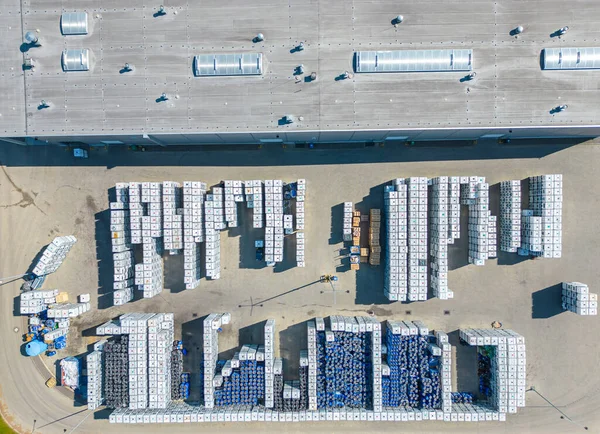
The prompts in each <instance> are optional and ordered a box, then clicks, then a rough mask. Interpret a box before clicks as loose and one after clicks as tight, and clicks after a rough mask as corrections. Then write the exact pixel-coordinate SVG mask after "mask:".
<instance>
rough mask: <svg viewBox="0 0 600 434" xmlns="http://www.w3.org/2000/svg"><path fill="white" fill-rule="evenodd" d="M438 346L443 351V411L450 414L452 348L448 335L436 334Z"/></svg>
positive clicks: (438, 332) (440, 332)
mask: <svg viewBox="0 0 600 434" xmlns="http://www.w3.org/2000/svg"><path fill="white" fill-rule="evenodd" d="M435 338H436V344H437V346H438V347H439V348H440V349H441V350H442V358H441V359H442V366H441V376H442V399H441V401H442V411H443V412H444V413H450V412H451V411H452V395H451V392H452V346H451V345H450V342H449V340H448V335H447V334H446V333H444V332H442V331H438V330H436V332H435Z"/></svg>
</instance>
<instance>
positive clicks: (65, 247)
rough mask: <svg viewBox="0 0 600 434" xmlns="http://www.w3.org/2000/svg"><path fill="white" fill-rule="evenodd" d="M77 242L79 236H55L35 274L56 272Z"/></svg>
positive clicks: (34, 271) (36, 267) (43, 274)
mask: <svg viewBox="0 0 600 434" xmlns="http://www.w3.org/2000/svg"><path fill="white" fill-rule="evenodd" d="M111 205H112V204H111ZM111 209H112V206H111ZM76 242H77V238H75V237H74V236H73V235H65V236H62V237H56V238H54V240H52V242H51V243H50V244H48V246H47V247H46V249H44V252H43V253H42V256H41V257H40V259H39V260H38V262H37V264H36V265H35V267H33V274H35V275H36V276H45V275H46V274H50V273H54V272H55V271H56V270H58V267H60V265H61V264H62V263H63V261H64V260H65V258H66V257H67V253H69V250H71V248H72V247H73V246H74V245H75V243H76Z"/></svg>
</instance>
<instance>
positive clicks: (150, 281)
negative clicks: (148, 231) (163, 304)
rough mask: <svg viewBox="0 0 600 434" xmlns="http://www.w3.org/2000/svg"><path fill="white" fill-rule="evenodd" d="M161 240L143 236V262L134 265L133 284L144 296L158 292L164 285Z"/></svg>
mask: <svg viewBox="0 0 600 434" xmlns="http://www.w3.org/2000/svg"><path fill="white" fill-rule="evenodd" d="M162 251H163V247H162V240H161V239H159V238H151V237H146V238H144V243H143V262H142V263H141V264H136V265H135V284H136V285H137V287H138V290H139V291H142V295H143V297H144V298H152V297H154V296H156V295H158V294H160V293H161V292H162V290H163V287H164V272H163V259H162Z"/></svg>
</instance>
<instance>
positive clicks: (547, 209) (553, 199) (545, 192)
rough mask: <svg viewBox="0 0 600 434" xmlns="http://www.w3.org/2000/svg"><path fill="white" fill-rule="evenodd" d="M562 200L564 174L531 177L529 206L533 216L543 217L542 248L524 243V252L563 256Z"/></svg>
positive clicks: (544, 255)
mask: <svg viewBox="0 0 600 434" xmlns="http://www.w3.org/2000/svg"><path fill="white" fill-rule="evenodd" d="M562 200H563V195H562V175H560V174H556V175H541V176H533V177H530V178H529V207H530V208H531V211H532V212H533V216H535V217H540V218H541V225H542V230H541V250H531V249H528V248H527V245H524V246H523V251H522V252H521V253H522V254H525V255H526V254H532V255H534V256H542V257H544V258H560V257H561V256H562ZM527 250H530V251H529V252H527Z"/></svg>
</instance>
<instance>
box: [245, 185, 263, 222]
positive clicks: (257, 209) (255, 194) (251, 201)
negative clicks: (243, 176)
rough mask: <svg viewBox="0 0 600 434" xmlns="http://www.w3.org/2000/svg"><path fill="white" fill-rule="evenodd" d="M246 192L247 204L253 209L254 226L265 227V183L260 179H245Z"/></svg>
mask: <svg viewBox="0 0 600 434" xmlns="http://www.w3.org/2000/svg"><path fill="white" fill-rule="evenodd" d="M244 194H245V196H246V206H247V207H248V208H251V209H252V227H253V228H254V229H260V228H263V227H264V225H265V218H264V199H265V198H264V195H263V183H262V181H260V180H252V181H244Z"/></svg>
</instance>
